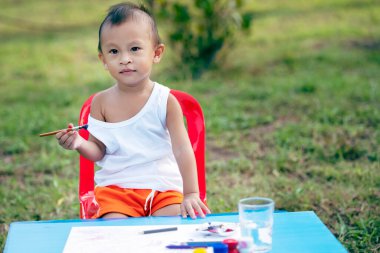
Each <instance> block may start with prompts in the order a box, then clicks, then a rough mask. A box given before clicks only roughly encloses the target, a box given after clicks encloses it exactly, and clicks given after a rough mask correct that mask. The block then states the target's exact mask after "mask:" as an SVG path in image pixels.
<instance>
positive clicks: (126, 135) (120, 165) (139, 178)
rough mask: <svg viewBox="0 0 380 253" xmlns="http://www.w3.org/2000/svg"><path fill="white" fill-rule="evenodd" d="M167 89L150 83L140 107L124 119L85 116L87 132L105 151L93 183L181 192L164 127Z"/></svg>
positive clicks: (166, 131) (167, 134) (179, 175)
mask: <svg viewBox="0 0 380 253" xmlns="http://www.w3.org/2000/svg"><path fill="white" fill-rule="evenodd" d="M169 92H170V90H169V88H167V87H165V86H163V85H161V84H158V83H154V87H153V91H152V94H151V95H150V97H149V99H148V101H147V102H146V104H145V105H144V107H143V108H142V109H141V110H140V111H139V112H138V113H137V114H136V115H135V116H133V117H132V118H130V119H128V120H125V121H121V122H117V123H109V122H104V121H99V120H96V119H94V118H92V117H91V115H90V116H89V118H88V125H89V127H88V130H89V132H90V133H91V134H92V135H93V136H94V137H95V138H97V139H98V140H100V141H101V142H102V143H104V145H105V146H106V154H105V155H104V157H103V159H102V160H100V161H98V162H97V165H99V166H100V167H101V169H100V170H98V171H97V172H96V173H95V182H96V184H97V185H99V186H107V185H116V186H119V187H122V188H132V189H152V190H157V191H168V190H174V191H178V192H182V189H183V183H182V177H181V174H180V171H179V168H178V165H177V162H176V160H175V157H174V155H173V151H172V145H171V141H170V136H169V132H168V129H167V127H166V108H167V101H168V96H169Z"/></svg>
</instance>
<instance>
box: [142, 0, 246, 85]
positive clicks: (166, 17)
mask: <svg viewBox="0 0 380 253" xmlns="http://www.w3.org/2000/svg"><path fill="white" fill-rule="evenodd" d="M145 2H146V3H147V4H148V5H149V7H150V9H151V10H153V13H154V14H155V16H156V17H158V18H161V19H162V20H163V21H165V22H167V23H168V27H169V28H168V35H169V36H168V37H169V42H170V44H171V46H172V47H173V50H174V52H175V55H177V56H178V58H177V59H176V60H177V61H176V62H175V63H174V64H175V66H181V71H180V73H177V74H180V75H182V76H183V77H192V78H194V79H198V78H200V77H201V75H202V74H203V73H204V71H206V70H207V69H209V68H210V67H211V66H215V67H217V66H218V64H217V62H216V61H215V59H216V57H217V55H218V54H220V52H221V49H222V48H223V47H227V46H231V45H232V44H233V43H234V40H235V39H236V36H235V35H236V34H237V33H239V32H247V31H248V30H249V28H250V27H251V23H252V19H253V14H252V13H251V12H249V11H245V10H244V1H243V0H195V1H174V0H160V1H152V0H146V1H145Z"/></svg>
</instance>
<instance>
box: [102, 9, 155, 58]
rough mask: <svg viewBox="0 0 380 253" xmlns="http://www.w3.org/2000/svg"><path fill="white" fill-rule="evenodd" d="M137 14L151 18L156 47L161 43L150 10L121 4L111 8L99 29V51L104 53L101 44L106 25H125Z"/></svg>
mask: <svg viewBox="0 0 380 253" xmlns="http://www.w3.org/2000/svg"><path fill="white" fill-rule="evenodd" d="M136 13H142V14H145V15H146V16H147V17H148V18H149V23H150V25H151V27H152V35H153V39H154V42H155V45H158V44H160V43H161V39H160V36H159V35H158V30H157V25H156V21H155V19H154V17H153V15H152V14H151V13H150V11H149V10H148V9H146V8H145V7H144V6H143V5H136V4H134V3H130V2H124V3H119V4H116V5H113V6H111V7H110V8H109V10H108V14H107V16H106V17H105V18H104V20H103V22H102V23H101V25H100V27H99V42H98V51H99V53H101V52H102V43H101V34H102V29H103V26H104V25H106V24H110V25H120V24H122V23H124V22H125V21H126V20H128V19H129V18H131V17H133V16H134V15H135V14H136Z"/></svg>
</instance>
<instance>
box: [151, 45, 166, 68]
mask: <svg viewBox="0 0 380 253" xmlns="http://www.w3.org/2000/svg"><path fill="white" fill-rule="evenodd" d="M164 51H165V45H164V44H159V45H158V46H156V48H155V50H154V57H153V63H159V62H160V60H161V57H162V55H163V54H164Z"/></svg>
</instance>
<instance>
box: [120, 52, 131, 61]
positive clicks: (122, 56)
mask: <svg viewBox="0 0 380 253" xmlns="http://www.w3.org/2000/svg"><path fill="white" fill-rule="evenodd" d="M130 62H132V60H131V57H130V55H129V54H128V53H124V54H122V55H121V58H120V64H128V63H130Z"/></svg>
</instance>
